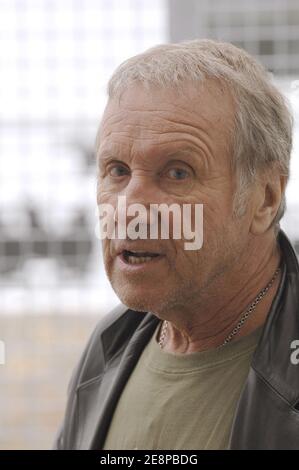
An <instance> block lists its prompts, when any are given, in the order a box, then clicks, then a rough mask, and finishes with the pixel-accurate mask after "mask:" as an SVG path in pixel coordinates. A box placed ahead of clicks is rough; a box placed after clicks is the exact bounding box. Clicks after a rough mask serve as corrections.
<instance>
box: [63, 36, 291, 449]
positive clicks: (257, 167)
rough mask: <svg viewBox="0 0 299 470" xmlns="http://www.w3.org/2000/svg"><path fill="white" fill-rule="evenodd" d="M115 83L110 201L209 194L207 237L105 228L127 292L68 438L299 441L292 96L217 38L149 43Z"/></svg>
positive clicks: (107, 140)
mask: <svg viewBox="0 0 299 470" xmlns="http://www.w3.org/2000/svg"><path fill="white" fill-rule="evenodd" d="M108 92H109V100H108V103H107V106H106V109H105V111H104V115H103V118H102V122H101V125H100V128H99V132H98V139H97V145H96V147H97V164H98V204H99V205H100V204H104V203H105V204H110V205H111V206H112V207H116V205H117V200H118V198H119V197H120V196H125V197H126V202H127V205H130V204H136V203H138V204H141V205H142V206H143V207H146V210H148V211H149V207H150V204H163V203H164V204H166V205H168V206H170V205H171V204H177V205H178V206H179V207H182V206H183V205H184V204H191V205H193V206H194V205H195V204H197V203H200V204H202V205H203V245H202V247H201V248H200V249H197V250H186V249H185V245H184V241H185V240H184V239H183V238H184V237H182V238H181V239H177V238H175V237H173V236H170V237H169V238H168V239H166V238H165V239H162V238H161V237H160V238H158V239H152V238H150V237H148V238H141V237H139V238H132V237H131V238H130V237H128V236H126V237H125V238H117V237H114V238H113V237H110V238H109V237H106V238H105V239H104V240H103V254H104V263H105V269H106V272H107V275H108V277H109V280H110V282H111V285H112V287H113V289H114V290H115V292H116V293H117V295H118V296H119V298H120V300H121V302H122V303H121V305H120V306H118V307H117V308H116V309H115V310H113V311H112V312H110V313H109V314H108V315H106V316H105V317H104V318H103V319H101V321H100V322H99V324H98V326H97V327H96V329H95V331H94V332H93V334H92V336H91V338H90V340H89V342H88V344H87V346H86V348H85V350H84V352H83V354H82V357H81V360H80V361H79V364H78V365H77V367H76V368H75V370H74V372H73V375H72V378H71V380H70V383H69V387H68V403H67V409H66V414H65V418H64V422H63V424H62V426H61V429H60V430H59V433H58V435H57V438H56V441H55V445H54V448H57V449H182V450H185V449H278V448H289V449H295V448H299V365H297V363H298V362H299V361H298V360H296V359H297V356H296V344H297V343H296V340H297V339H299V314H298V312H299V310H298V307H299V286H298V281H299V270H298V262H297V258H296V255H295V253H294V251H293V249H292V247H291V245H290V242H289V241H288V239H287V237H286V235H285V234H284V233H283V232H282V230H281V229H280V226H279V220H280V218H281V217H282V215H283V212H284V206H285V196H284V193H285V187H286V183H287V179H288V173H289V160H290V152H291V147H292V116H291V114H290V111H289V109H288V106H287V104H286V103H285V100H284V98H283V97H282V95H281V94H280V92H279V91H278V90H277V89H276V87H275V86H274V85H273V84H272V82H271V77H270V76H269V74H268V73H267V72H266V71H265V70H264V68H263V67H262V66H261V65H260V64H259V63H257V62H256V61H255V59H253V58H252V57H251V56H250V55H248V54H247V53H246V52H245V51H243V50H241V49H238V48H236V47H234V46H232V45H231V44H227V43H221V42H217V41H212V40H194V41H184V42H182V43H179V44H169V45H161V46H157V47H154V48H152V49H150V50H148V51H146V52H144V53H143V54H139V55H137V56H135V57H133V58H131V59H129V60H127V61H126V62H124V63H123V64H121V65H120V67H119V68H118V69H117V70H116V71H115V73H114V74H113V76H112V77H111V79H110V82H109V86H108ZM120 216H121V214H120V213H119V211H118V212H116V217H115V219H114V223H115V225H117V224H118V222H119V218H120ZM129 219H130V217H128V218H127V215H126V224H127V223H129ZM193 222H194V220H193ZM144 223H146V222H144ZM298 344H299V342H298ZM297 347H298V346H297ZM294 348H295V349H294Z"/></svg>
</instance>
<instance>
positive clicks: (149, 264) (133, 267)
mask: <svg viewBox="0 0 299 470" xmlns="http://www.w3.org/2000/svg"><path fill="white" fill-rule="evenodd" d="M164 257H165V256H164V255H159V256H155V257H154V258H152V259H151V260H150V261H145V262H144V263H140V264H130V263H129V262H128V261H126V260H125V258H124V255H123V254H120V255H118V256H117V259H118V260H119V268H120V269H121V270H122V271H126V272H132V273H133V272H140V271H147V270H149V269H151V268H157V264H158V263H160V262H161V261H162V260H163V259H164Z"/></svg>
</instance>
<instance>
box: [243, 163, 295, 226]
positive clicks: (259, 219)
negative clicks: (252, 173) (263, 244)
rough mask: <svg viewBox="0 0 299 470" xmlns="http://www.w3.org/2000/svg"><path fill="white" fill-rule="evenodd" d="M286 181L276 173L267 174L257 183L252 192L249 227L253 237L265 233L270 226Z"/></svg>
mask: <svg viewBox="0 0 299 470" xmlns="http://www.w3.org/2000/svg"><path fill="white" fill-rule="evenodd" d="M286 182H287V179H286V177H285V176H281V175H279V174H278V173H277V172H275V173H274V172H271V173H270V172H269V173H268V174H266V175H264V176H263V177H262V178H261V179H260V180H259V182H258V184H257V186H256V190H255V191H254V200H255V207H254V211H253V217H252V221H251V226H250V232H251V233H252V234H254V235H261V234H263V233H265V232H266V231H267V230H268V229H269V227H270V226H271V224H272V222H273V220H274V218H275V216H276V214H277V212H278V209H279V206H280V203H281V200H282V196H283V194H284V191H285V187H286Z"/></svg>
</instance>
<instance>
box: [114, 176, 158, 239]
mask: <svg viewBox="0 0 299 470" xmlns="http://www.w3.org/2000/svg"><path fill="white" fill-rule="evenodd" d="M158 195H159V190H158V188H157V187H156V186H155V181H154V177H153V176H152V175H149V174H144V173H141V172H140V173H138V174H133V175H132V176H131V178H130V181H129V183H128V184H127V185H126V187H125V188H124V189H123V190H122V191H121V193H119V195H118V196H122V197H121V198H119V202H120V201H121V202H120V203H118V204H117V209H116V212H115V220H116V223H120V224H121V223H125V224H126V226H127V225H128V224H129V222H130V221H131V220H132V219H135V217H136V215H137V214H138V224H140V225H143V226H144V230H146V231H148V230H149V228H150V225H151V220H152V216H151V212H150V211H151V209H150V206H151V204H154V203H158V200H157V197H158ZM160 202H161V201H160ZM125 213H126V216H125V220H126V221H124V214H125Z"/></svg>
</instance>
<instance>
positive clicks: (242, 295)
mask: <svg viewBox="0 0 299 470" xmlns="http://www.w3.org/2000/svg"><path fill="white" fill-rule="evenodd" d="M279 263H280V253H279V251H278V250H277V249H275V250H274V252H270V253H269V256H268V258H266V260H265V262H264V263H263V264H262V265H259V266H258V268H256V269H253V270H252V272H251V274H250V276H248V277H247V278H244V279H243V281H242V283H240V285H239V287H238V289H237V290H236V291H235V292H233V293H231V295H227V296H226V298H225V296H224V292H225V291H224V290H223V286H222V289H219V288H218V289H216V290H215V289H214V292H221V298H220V299H218V300H219V302H218V303H217V299H216V298H215V296H213V297H211V302H210V304H209V303H208V302H206V303H205V305H204V308H203V307H202V308H199V309H197V311H196V314H194V312H192V313H191V312H190V314H188V312H186V311H185V310H184V315H183V316H182V315H180V316H179V315H175V314H174V312H168V314H167V315H164V318H165V319H167V320H168V326H167V332H166V336H165V340H164V345H163V350H164V351H166V352H172V353H183V354H189V353H192V352H197V351H203V350H208V349H212V348H215V347H218V346H220V345H221V344H223V342H224V340H225V339H226V338H227V336H228V335H229V334H230V333H231V331H232V330H233V328H234V327H235V326H236V324H237V323H238V321H239V320H240V318H241V317H242V315H243V314H244V312H245V311H246V309H247V308H248V306H249V305H250V304H251V303H252V302H253V300H254V299H255V297H256V296H257V295H258V294H259V292H260V291H261V290H262V289H263V288H264V287H265V286H266V285H267V284H268V283H269V282H270V280H271V279H272V277H273V275H274V273H275V271H276V269H277V268H278V266H279ZM226 277H227V276H226ZM280 279H281V271H279V272H278V275H277V276H276V278H275V280H274V282H273V284H272V285H271V287H270V288H269V290H268V292H267V293H266V294H265V296H264V297H263V298H262V299H261V301H260V302H259V303H258V305H257V306H256V308H255V309H254V311H253V312H252V313H251V314H250V316H249V317H248V319H247V320H246V322H245V323H244V325H243V326H242V328H241V329H240V330H239V331H238V333H237V334H236V335H235V336H233V337H232V339H231V341H234V340H235V339H240V338H241V337H243V336H246V335H248V334H250V333H251V332H253V331H254V330H255V329H256V328H258V327H259V326H262V325H263V324H264V322H265V320H266V317H267V314H268V312H269V310H270V307H271V304H272V302H273V299H274V297H275V294H276V292H277V289H278V286H279V282H280ZM232 285H234V284H231V280H229V282H228V286H227V287H226V291H227V292H228V293H229V292H230V291H231V290H232V289H230V286H232ZM222 299H224V302H221V300H222ZM186 319H187V321H186ZM160 335H161V329H160V332H159V336H158V338H159V337H160Z"/></svg>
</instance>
